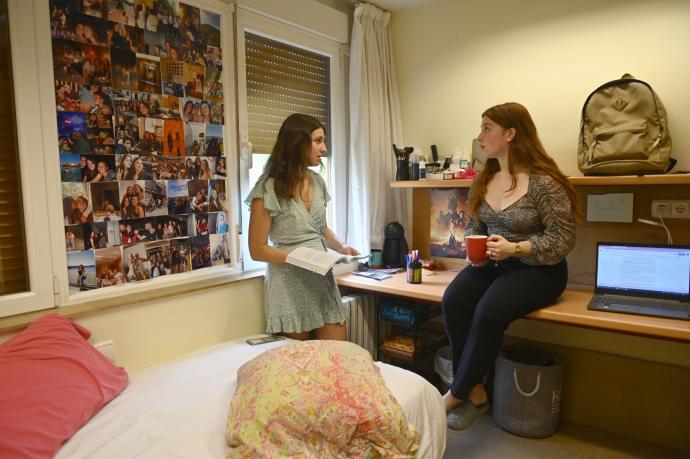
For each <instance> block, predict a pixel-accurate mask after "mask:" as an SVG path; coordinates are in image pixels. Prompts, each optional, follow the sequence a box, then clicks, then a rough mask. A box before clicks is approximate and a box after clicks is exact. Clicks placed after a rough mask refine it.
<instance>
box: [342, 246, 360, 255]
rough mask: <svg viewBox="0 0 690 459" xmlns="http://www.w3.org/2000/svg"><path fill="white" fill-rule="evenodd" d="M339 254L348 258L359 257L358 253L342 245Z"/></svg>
mask: <svg viewBox="0 0 690 459" xmlns="http://www.w3.org/2000/svg"><path fill="white" fill-rule="evenodd" d="M340 253H342V254H343V255H350V256H353V257H354V256H356V255H359V252H358V251H357V250H356V249H353V248H352V247H350V246H349V245H344V246H343V248H342V249H340Z"/></svg>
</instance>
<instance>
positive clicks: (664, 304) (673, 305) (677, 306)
mask: <svg viewBox="0 0 690 459" xmlns="http://www.w3.org/2000/svg"><path fill="white" fill-rule="evenodd" d="M600 298H601V304H603V305H611V304H621V305H625V306H633V307H640V308H651V309H665V310H667V311H687V310H688V305H687V304H686V303H681V302H680V301H666V300H659V299H654V298H631V297H629V296H616V295H603V296H601V297H600Z"/></svg>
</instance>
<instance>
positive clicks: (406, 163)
mask: <svg viewBox="0 0 690 459" xmlns="http://www.w3.org/2000/svg"><path fill="white" fill-rule="evenodd" d="M396 164H397V166H398V167H397V169H396V171H395V180H410V160H409V159H398V160H396Z"/></svg>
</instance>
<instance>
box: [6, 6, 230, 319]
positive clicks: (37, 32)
mask: <svg viewBox="0 0 690 459" xmlns="http://www.w3.org/2000/svg"><path fill="white" fill-rule="evenodd" d="M10 1H12V2H14V3H24V2H25V3H27V4H32V5H33V6H34V9H35V11H34V12H33V17H32V18H31V20H32V21H33V23H32V24H31V27H32V33H33V35H34V36H35V39H34V40H33V49H34V50H35V51H36V55H35V61H36V62H37V65H36V67H37V71H36V72H34V73H33V75H38V81H37V82H36V83H35V84H36V87H37V88H38V89H39V91H36V90H34V93H40V109H38V111H37V113H40V114H41V115H40V116H41V120H40V121H41V122H40V125H41V126H42V129H41V131H42V136H41V137H42V146H41V148H40V150H39V151H42V152H43V155H42V160H43V161H42V162H43V167H44V168H45V169H44V173H43V176H44V177H45V179H44V185H45V191H44V194H43V196H38V198H39V199H41V200H42V201H43V205H44V207H47V214H48V218H47V219H46V224H45V225H44V228H47V229H48V233H49V240H50V244H46V245H45V246H44V250H43V252H42V254H43V260H42V261H41V264H42V266H44V267H45V266H50V271H51V272H50V275H51V277H52V280H53V282H51V283H50V284H51V285H50V293H51V297H53V290H54V291H55V292H54V299H53V300H52V301H51V304H50V305H48V306H46V307H47V308H50V307H54V306H58V307H65V306H75V305H85V304H89V303H93V304H94V305H98V304H103V305H105V304H112V303H113V302H119V303H136V302H140V301H146V300H148V299H153V298H160V297H161V296H162V295H161V292H163V291H165V289H168V290H169V291H170V294H171V295H175V294H178V293H179V292H180V290H181V287H182V286H184V285H190V286H191V285H196V284H199V283H200V282H202V283H204V284H206V283H207V282H209V281H213V280H214V279H218V280H220V279H228V278H237V277H238V276H239V277H241V275H242V271H243V269H242V265H241V264H240V263H239V254H240V252H239V250H240V244H239V243H238V237H239V234H238V230H237V227H236V226H235V225H232V224H231V225H229V229H228V236H229V239H230V243H231V244H232V247H231V252H232V253H231V258H232V263H230V264H229V265H225V266H214V267H209V268H204V269H201V270H197V271H191V272H187V273H179V274H175V275H174V276H161V277H159V278H156V279H151V280H147V281H144V282H136V283H131V284H126V285H123V286H113V287H110V288H105V289H102V288H101V289H95V290H91V291H87V292H79V294H77V295H70V293H69V291H70V290H69V281H68V275H67V268H66V266H67V253H66V251H65V244H64V221H63V215H62V204H61V194H62V191H61V179H60V174H59V171H60V169H59V155H58V153H57V152H58V137H57V129H56V126H57V115H56V110H55V90H54V77H53V65H52V63H53V60H52V46H51V43H52V42H51V35H50V9H49V8H48V6H47V3H46V2H43V1H41V0H31V1H26V0H10ZM184 3H186V4H190V5H193V6H197V7H200V8H203V9H206V10H208V11H211V12H214V13H217V14H220V15H221V44H222V56H223V76H222V79H223V80H222V81H223V85H224V88H225V91H224V92H225V94H224V96H225V100H224V109H225V129H224V139H225V144H226V150H225V156H226V161H227V163H228V170H229V171H230V172H229V173H228V177H227V182H226V189H227V190H230V191H232V192H231V193H229V196H228V198H229V210H228V219H229V221H230V222H233V221H236V219H237V217H236V213H237V209H238V208H237V202H238V197H237V193H236V192H234V190H235V189H236V184H235V183H233V182H232V180H236V179H237V170H238V162H237V154H236V150H235V146H236V145H237V140H236V139H237V132H236V112H235V105H236V104H235V81H236V79H235V75H236V71H235V60H234V49H235V47H234V32H233V29H234V28H233V24H234V9H233V7H232V5H230V4H227V3H225V2H223V1H221V0H185V1H184ZM27 43H28V42H26V41H23V42H22V49H26V48H27V47H29V46H31V45H29V44H27ZM39 45H40V46H39ZM25 54H27V55H28V56H29V57H31V55H30V53H25ZM33 75H32V76H33ZM22 101H23V99H22ZM37 137H38V136H37ZM23 188H24V187H23ZM28 226H29V224H28V223H27V227H28ZM44 239H46V240H48V238H45V237H44ZM46 257H49V258H50V260H46ZM132 295H137V296H136V299H134V300H133V299H132ZM20 312H23V311H20ZM15 313H16V312H15Z"/></svg>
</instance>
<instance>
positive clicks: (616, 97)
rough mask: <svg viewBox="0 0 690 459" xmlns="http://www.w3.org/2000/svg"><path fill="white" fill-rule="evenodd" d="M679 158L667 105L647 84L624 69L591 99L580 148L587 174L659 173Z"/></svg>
mask: <svg viewBox="0 0 690 459" xmlns="http://www.w3.org/2000/svg"><path fill="white" fill-rule="evenodd" d="M675 162H676V161H675V160H673V159H671V135H670V133H669V131H668V119H667V117H666V109H665V108H664V104H662V103H661V100H660V99H659V97H658V96H657V95H656V93H655V92H654V90H653V89H652V87H651V86H650V85H649V84H647V83H645V82H644V81H641V80H637V79H635V78H633V77H632V75H629V74H627V73H626V74H625V75H623V76H622V77H621V78H620V79H619V80H613V81H609V82H608V83H605V84H603V85H601V86H599V87H598V88H597V89H595V90H594V91H593V92H592V93H591V94H590V95H589V97H587V100H586V101H585V104H584V105H583V106H582V119H581V122H580V143H579V145H578V150H577V163H578V167H579V168H580V171H582V172H583V173H584V174H585V175H642V174H661V173H664V172H667V171H668V170H670V168H671V167H673V164H675Z"/></svg>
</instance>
